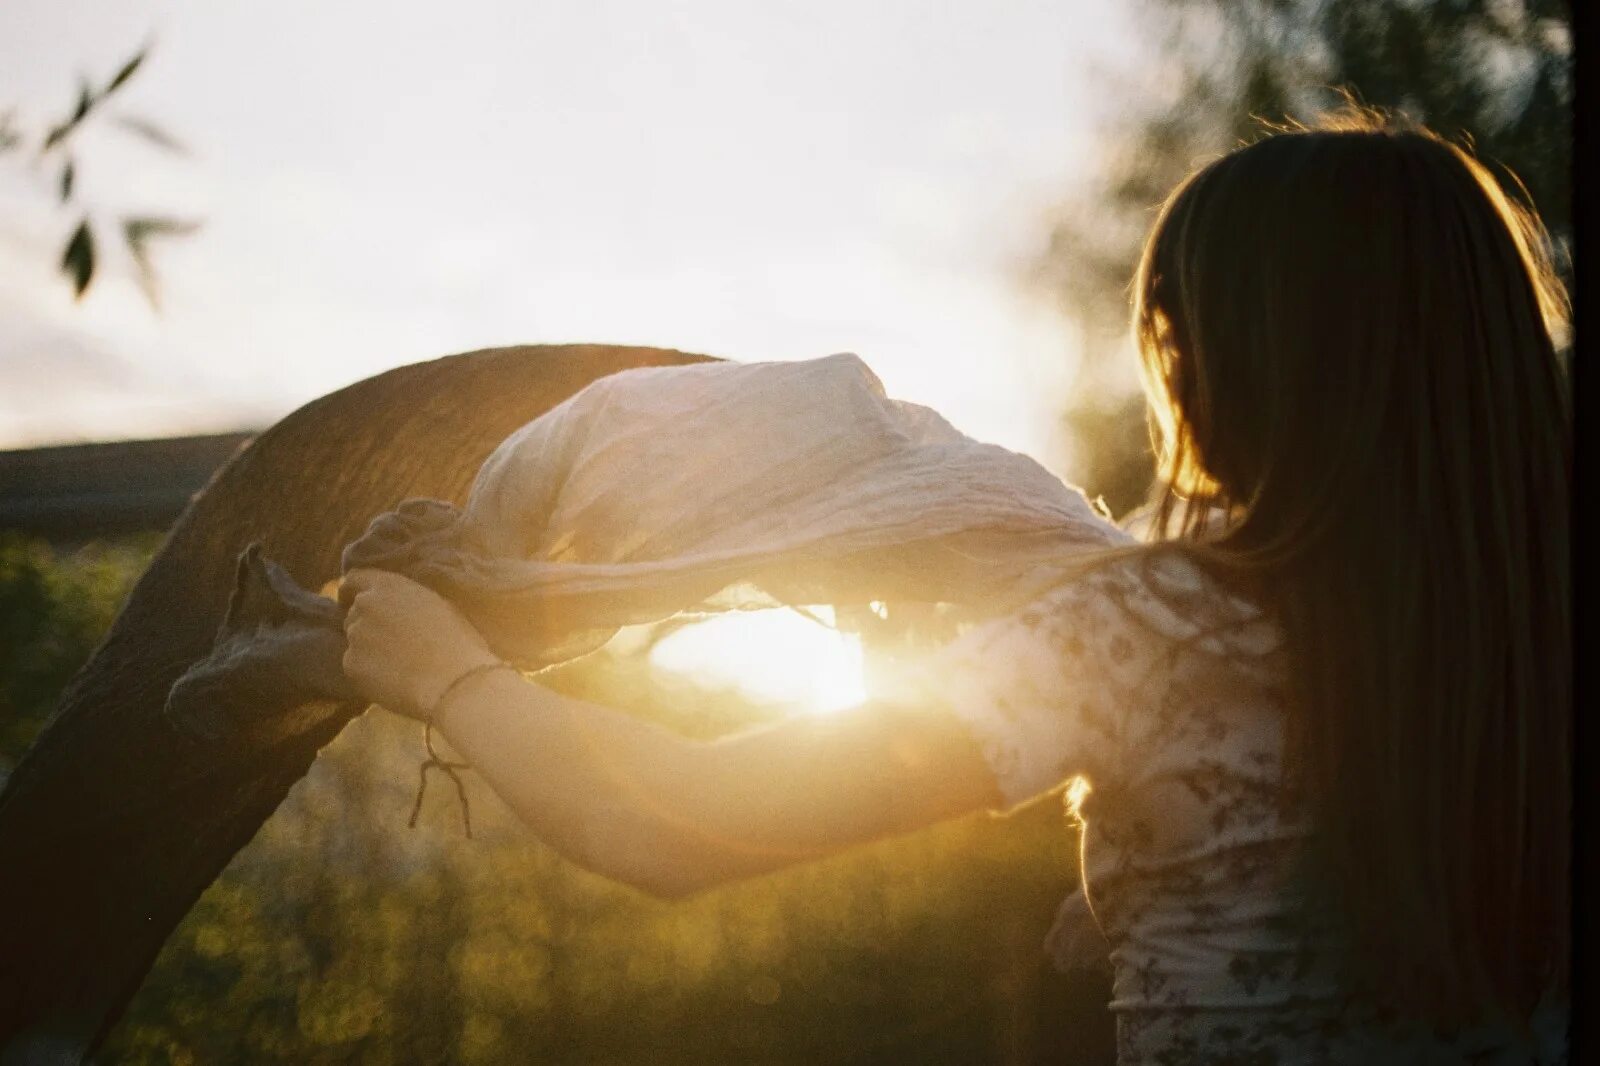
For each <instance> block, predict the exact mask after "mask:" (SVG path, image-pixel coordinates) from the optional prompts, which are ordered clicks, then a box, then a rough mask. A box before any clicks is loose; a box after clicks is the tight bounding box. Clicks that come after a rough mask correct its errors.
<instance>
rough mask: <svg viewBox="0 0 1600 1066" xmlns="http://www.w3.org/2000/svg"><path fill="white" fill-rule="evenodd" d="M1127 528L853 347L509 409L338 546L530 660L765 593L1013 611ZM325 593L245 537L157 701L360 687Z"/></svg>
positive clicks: (537, 663)
mask: <svg viewBox="0 0 1600 1066" xmlns="http://www.w3.org/2000/svg"><path fill="white" fill-rule="evenodd" d="M1130 540H1131V538H1129V537H1128V535H1127V534H1125V533H1123V532H1122V531H1121V530H1119V529H1118V528H1117V527H1116V526H1115V525H1113V524H1112V523H1111V522H1110V521H1109V520H1107V519H1106V518H1105V517H1104V516H1102V515H1101V514H1099V513H1098V512H1097V511H1096V510H1095V508H1094V507H1093V506H1092V505H1091V504H1090V502H1089V501H1088V500H1087V499H1086V498H1085V497H1084V496H1083V494H1082V493H1081V492H1079V491H1077V490H1076V489H1073V488H1069V487H1068V486H1066V485H1065V484H1063V483H1062V482H1061V481H1060V480H1059V479H1057V478H1056V477H1055V476H1053V475H1052V474H1050V473H1049V472H1048V471H1047V470H1045V469H1044V468H1043V467H1042V466H1040V465H1039V464H1038V463H1036V462H1034V461H1033V460H1032V459H1029V458H1027V457H1026V456H1022V455H1018V454H1016V453H1014V452H1010V451H1007V450H1006V449H1004V448H1000V447H997V446H995V445H992V444H983V443H980V442H978V441H975V440H973V439H971V438H969V437H967V436H965V435H964V434H962V433H960V432H959V431H957V430H956V429H955V428H954V427H952V426H951V425H950V424H949V423H948V422H946V421H945V420H944V419H943V418H941V417H940V416H939V415H938V414H937V413H935V412H934V411H932V410H929V409H928V408H925V407H920V406H917V405H915V404H911V403H906V402H903V401H898V400H892V399H889V398H888V397H887V396H886V395H885V394H884V390H883V386H882V384H881V383H880V382H879V381H878V379H877V377H876V376H874V375H873V373H872V372H871V371H870V370H869V369H868V368H867V366H866V365H865V364H864V363H862V362H861V360H860V359H858V358H856V357H855V356H854V355H848V354H843V355H833V356H828V357H826V358H822V359H815V360H809V361H801V362H783V363H706V364H696V365H691V366H678V367H649V368H641V369H634V370H627V371H623V372H621V373H618V374H614V375H612V376H610V377H606V378H602V379H600V380H599V381H596V382H594V383H593V384H591V385H589V386H588V387H587V388H585V389H583V390H582V391H581V392H579V393H577V394H576V395H574V396H573V397H571V398H570V399H568V400H567V401H566V402H565V403H563V404H561V405H560V406H558V407H555V408H553V409H552V410H550V411H548V412H546V413H545V414H543V415H541V416H540V417H538V418H536V419H534V420H533V421H532V422H530V423H528V424H527V425H525V426H523V427H522V428H521V429H520V430H518V431H517V432H516V433H514V434H513V435H512V436H511V437H509V438H508V439H507V440H506V441H505V442H504V443H503V444H501V445H500V447H499V448H497V449H496V450H495V451H494V453H493V454H491V455H490V456H489V458H488V459H487V460H486V461H485V462H484V464H483V467H482V468H481V470H480V471H479V473H478V477H477V480H476V482H475V483H474V485H473V488H472V492H471V494H470V497H469V499H468V500H467V503H466V506H465V507H464V508H456V507H454V506H452V505H450V504H447V503H442V502H440V501H437V500H410V501H407V502H406V503H404V504H402V505H401V506H400V507H398V508H397V509H396V510H394V511H392V512H389V513H387V514H383V515H379V516H378V517H377V518H376V519H374V520H373V522H372V524H371V526H370V527H369V528H368V530H367V532H366V533H365V534H364V535H363V536H362V537H361V538H360V539H358V540H357V541H355V542H354V543H352V544H350V545H349V546H348V547H347V548H346V549H345V552H344V556H343V565H344V569H345V570H346V571H349V570H351V569H355V568H358V567H379V568H383V569H388V570H393V571H396V572H399V573H402V574H405V575H406V576H408V577H411V578H413V579H415V580H417V581H419V582H421V583H423V584H424V585H427V586H428V587H430V588H432V589H433V590H435V591H436V592H438V593H440V594H441V595H443V596H444V597H446V598H447V599H449V600H450V601H451V602H452V603H454V604H455V605H456V606H457V607H458V608H460V609H461V610H462V611H463V612H464V613H465V615H466V616H467V617H468V618H469V619H471V621H472V622H473V623H474V625H476V626H477V628H478V629H479V630H480V631H481V632H482V633H483V635H484V637H485V639H486V640H487V641H488V642H489V644H490V645H491V647H493V648H494V650H495V651H496V652H497V653H498V654H499V655H500V656H502V657H503V658H505V659H506V660H508V661H509V662H512V663H514V664H516V665H517V666H519V667H522V668H524V669H529V670H533V669H538V668H541V667H544V666H548V665H551V664H554V663H559V662H564V661H566V660H569V659H572V658H575V657H576V656H579V655H582V654H584V653H586V652H589V651H592V650H594V649H595V648H598V647H599V646H600V645H602V644H603V643H605V642H606V641H607V640H609V639H610V637H611V636H612V635H613V634H615V633H616V631H617V630H618V629H619V628H620V627H622V626H625V625H631V624H636V623H644V622H653V621H658V620H660V619H664V618H667V617H670V616H672V615H674V614H678V613H680V612H685V611H706V612H711V611H725V610H735V609H753V608H760V607H770V606H776V605H783V604H789V605H807V604H831V605H836V606H846V607H851V606H860V605H865V604H867V603H868V602H869V601H879V602H883V603H888V604H895V603H917V604H924V605H926V604H944V605H949V606H950V607H951V608H952V609H953V610H954V612H956V613H957V614H959V615H960V616H962V617H966V618H972V619H978V618H983V617H989V616H994V615H999V614H1003V613H1005V612H1006V611H1007V610H1014V609H1016V608H1018V607H1020V606H1021V605H1022V604H1024V603H1026V602H1027V601H1028V600H1030V599H1032V598H1033V597H1035V596H1037V595H1038V594H1039V592H1040V591H1041V590H1043V589H1045V588H1048V587H1050V585H1051V584H1052V583H1055V582H1058V581H1059V580H1060V579H1061V576H1062V574H1063V573H1064V572H1066V571H1067V570H1068V569H1070V567H1071V565H1072V560H1073V559H1074V558H1075V557H1081V556H1082V555H1083V553H1085V552H1088V551H1094V550H1096V549H1101V548H1107V547H1112V546H1115V545H1119V544H1124V543H1128V542H1129V541H1130ZM341 621H342V615H341V612H340V610H339V608H338V606H337V605H336V604H334V603H333V602H332V601H330V600H328V599H326V598H324V597H321V596H317V595H315V594H313V593H310V592H307V591H306V590H304V589H301V588H299V587H298V586H297V585H296V584H295V583H294V581H293V580H292V578H290V576H289V575H288V574H287V573H286V572H284V571H283V570H282V569H281V568H278V567H276V566H275V565H274V564H272V563H271V562H270V561H268V560H266V559H264V558H263V557H262V556H261V555H260V553H259V552H258V551H255V550H251V551H247V552H246V553H245V555H244V556H243V557H242V558H241V560H240V570H239V584H238V587H237V588H236V590H235V593H234V598H233V601H232V603H231V604H230V607H229V611H228V616H227V619H226V621H225V622H224V624H223V627H222V630H221V631H220V632H219V634H218V637H217V642H216V645H215V647H214V649H213V651H212V654H211V655H210V656H208V657H207V658H206V659H204V660H202V661H201V662H199V663H196V664H195V665H194V666H193V667H192V668H191V669H190V670H189V671H188V672H187V673H186V674H185V675H184V676H183V677H182V678H180V679H179V681H178V682H177V684H176V685H175V686H174V687H173V690H172V693H171V695H170V696H169V699H168V708H167V709H168V714H169V717H170V718H171V719H172V720H173V721H174V722H175V723H176V724H178V725H180V726H182V727H184V728H186V729H188V730H190V731H193V732H197V733H202V734H211V735H216V734H218V733H221V732H226V731H229V730H231V729H233V728H236V727H237V726H239V725H241V724H243V723H244V722H246V721H248V720H250V719H257V718H261V717H264V716H270V715H276V714H279V713H282V712H284V711H286V710H287V709H289V708H290V707H293V706H295V705H298V704H301V703H307V702H310V701H314V700H331V701H334V702H340V703H343V702H349V701H352V700H354V699H356V693H355V692H354V690H353V689H352V688H351V687H350V686H349V684H348V682H347V681H346V680H345V678H344V676H343V673H342V671H341V670H340V668H339V663H340V660H341V657H342V655H343V650H344V634H343V630H342V625H341Z"/></svg>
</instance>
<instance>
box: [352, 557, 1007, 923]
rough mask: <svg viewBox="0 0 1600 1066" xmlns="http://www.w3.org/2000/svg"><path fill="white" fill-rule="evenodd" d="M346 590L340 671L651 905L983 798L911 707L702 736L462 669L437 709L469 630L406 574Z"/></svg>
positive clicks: (991, 790)
mask: <svg viewBox="0 0 1600 1066" xmlns="http://www.w3.org/2000/svg"><path fill="white" fill-rule="evenodd" d="M347 588H348V589H349V590H351V591H352V592H353V594H354V595H353V600H354V602H353V605H352V610H351V617H350V619H349V620H347V629H348V631H349V633H350V637H351V652H350V654H349V655H348V656H347V657H346V670H347V672H348V673H350V675H351V676H352V677H353V678H355V679H357V681H358V683H361V684H362V685H363V688H364V690H365V691H367V692H368V694H369V695H370V696H371V698H372V699H373V700H374V702H377V703H381V704H383V705H384V706H387V707H391V708H393V709H396V710H399V711H401V712H402V713H412V714H417V713H422V712H423V711H425V710H426V709H428V708H432V709H433V714H434V721H435V724H436V725H437V726H438V728H439V729H440V730H441V731H442V732H443V733H444V735H445V736H446V738H447V739H448V740H449V741H450V743H451V745H452V746H453V747H454V748H455V749H456V750H457V751H458V752H460V753H461V755H462V756H463V757H465V758H466V760H467V761H468V762H470V763H471V764H472V765H473V767H474V768H475V769H476V770H477V771H478V773H479V774H480V775H481V776H482V777H483V778H484V780H486V781H487V782H488V783H489V784H490V786H491V787H492V788H494V790H495V791H496V792H497V793H498V794H499V795H500V796H501V797H502V798H504V799H505V800H506V802H507V804H508V805H509V806H510V807H511V808H512V809H513V810H514V811H516V812H517V814H518V815H519V816H520V817H521V818H522V819H523V820H524V821H525V822H526V823H527V824H528V825H529V826H530V827H532V829H533V830H534V831H535V832H536V833H537V834H538V835H539V836H540V837H541V838H543V839H544V840H545V841H546V842H547V843H549V844H550V845H551V846H552V847H554V848H556V849H557V850H558V851H560V852H561V853H562V854H564V855H566V856H567V857H568V858H570V859H572V860H573V861H574V862H577V863H579V864H580V865H583V866H585V867H586V868H588V869H590V870H593V871H595V872H597V873H601V874H604V875H606V876H608V877H612V878H614V879H616V880H620V881H623V882H626V883H628V884H631V885H634V886H636V887H638V888H641V889H643V890H645V891H647V892H650V893H652V894H654V895H658V896H664V897H676V896H682V895H687V894H689V893H692V892H694V891H697V890H700V889H703V888H707V887H709V886H712V885H715V884H720V883H722V882H725V881H729V880H733V879H736V878H740V877H747V876H750V875H753V874H758V873H762V872H765V871H769V870H773V869H776V868H778V867H781V866H785V865H789V864H791V863H795V862H799V861H803V860H806V859H812V858H818V857H821V856H823V855H827V854H830V853H833V852H836V851H839V850H841V849H843V848H846V847H849V846H851V845H853V844H858V843H862V842H864V841H868V840H872V839H876V838H878V837H882V836H885V835H890V834H894V833H899V832H905V831H908V830H912V829H916V828H919V827H921V826H925V825H929V824H932V823H934V822H937V821H941V820H943V819H946V818H951V817H954V816H956V815H960V814H964V813H967V812H969V811H972V810H975V809H978V808H979V807H983V806H986V805H990V806H992V805H994V804H995V802H996V799H997V797H996V794H995V785H994V780H993V777H992V775H991V774H990V772H989V770H988V767H987V766H986V764H985V763H984V762H983V759H982V757H981V755H980V754H979V753H978V751H977V749H976V747H975V746H974V745H973V743H972V742H971V741H970V740H969V739H968V738H967V736H966V734H965V733H964V731H962V729H961V727H960V726H959V725H958V724H957V723H956V722H954V720H952V719H951V718H949V717H948V716H946V715H942V714H937V713H927V712H923V711H918V710H914V709H911V708H904V707H895V706H889V705H872V704H869V705H866V706H863V707H859V708H856V709H854V710H851V711H845V712H841V713H839V714H837V715H832V716H828V717H818V718H795V719H790V720H787V721H784V722H780V723H777V724H775V725H771V726H767V727H763V728H760V729H754V730H751V731H748V732H745V733H740V734H737V735H734V736H730V737H726V738H723V739H720V740H715V741H709V742H704V741H695V740H689V739H686V738H683V737H680V736H677V735H676V734H673V733H670V732H668V731H667V730H664V729H661V728H658V727H656V726H653V725H650V724H648V723H645V722H641V721H638V720H637V719H634V718H631V717H629V716H628V715H624V714H620V713H618V712H617V711H614V710H611V709H609V708H605V707H600V706H596V705H594V704H590V703H585V702H583V701H581V700H575V699H571V698H568V697H565V696H562V695H559V694H557V693H555V692H552V691H550V690H549V689H547V688H544V687H543V686H541V685H538V684H535V683H533V682H529V681H527V680H525V679H524V678H522V677H521V676H520V675H517V674H515V673H514V672H512V671H509V670H500V671H493V672H488V673H483V674H479V675H476V676H474V677H471V678H469V679H467V680H466V681H465V682H464V683H463V684H461V685H458V686H455V687H454V688H452V689H450V691H449V693H448V698H447V699H445V700H443V702H442V703H439V701H438V696H439V694H440V693H442V692H443V691H444V689H445V688H446V687H447V686H448V685H449V683H450V681H451V680H453V679H454V678H456V677H458V676H460V674H461V673H462V672H463V671H465V670H468V669H470V668H472V667H473V666H475V665H478V664H479V663H483V662H488V661H492V659H493V657H492V656H491V655H490V654H489V653H488V650H487V648H486V647H484V646H483V643H482V639H481V637H479V636H478V634H477V633H476V632H474V631H472V630H471V627H470V625H468V624H467V623H466V622H465V621H464V620H463V619H461V618H460V616H459V615H457V614H456V613H455V611H454V609H453V608H451V607H449V605H448V604H446V603H445V602H444V601H443V600H441V599H439V598H438V597H437V596H435V595H434V594H433V593H431V592H429V591H428V590H426V589H423V588H422V587H421V586H419V585H416V584H415V583H413V582H410V581H407V580H406V579H405V578H401V577H397V576H395V575H392V574H382V575H374V574H373V572H370V571H364V572H363V571H358V572H357V573H355V574H352V575H351V577H350V578H349V579H348V581H347ZM463 630H464V632H463ZM424 645H425V646H424ZM435 704H438V705H437V706H435Z"/></svg>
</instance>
